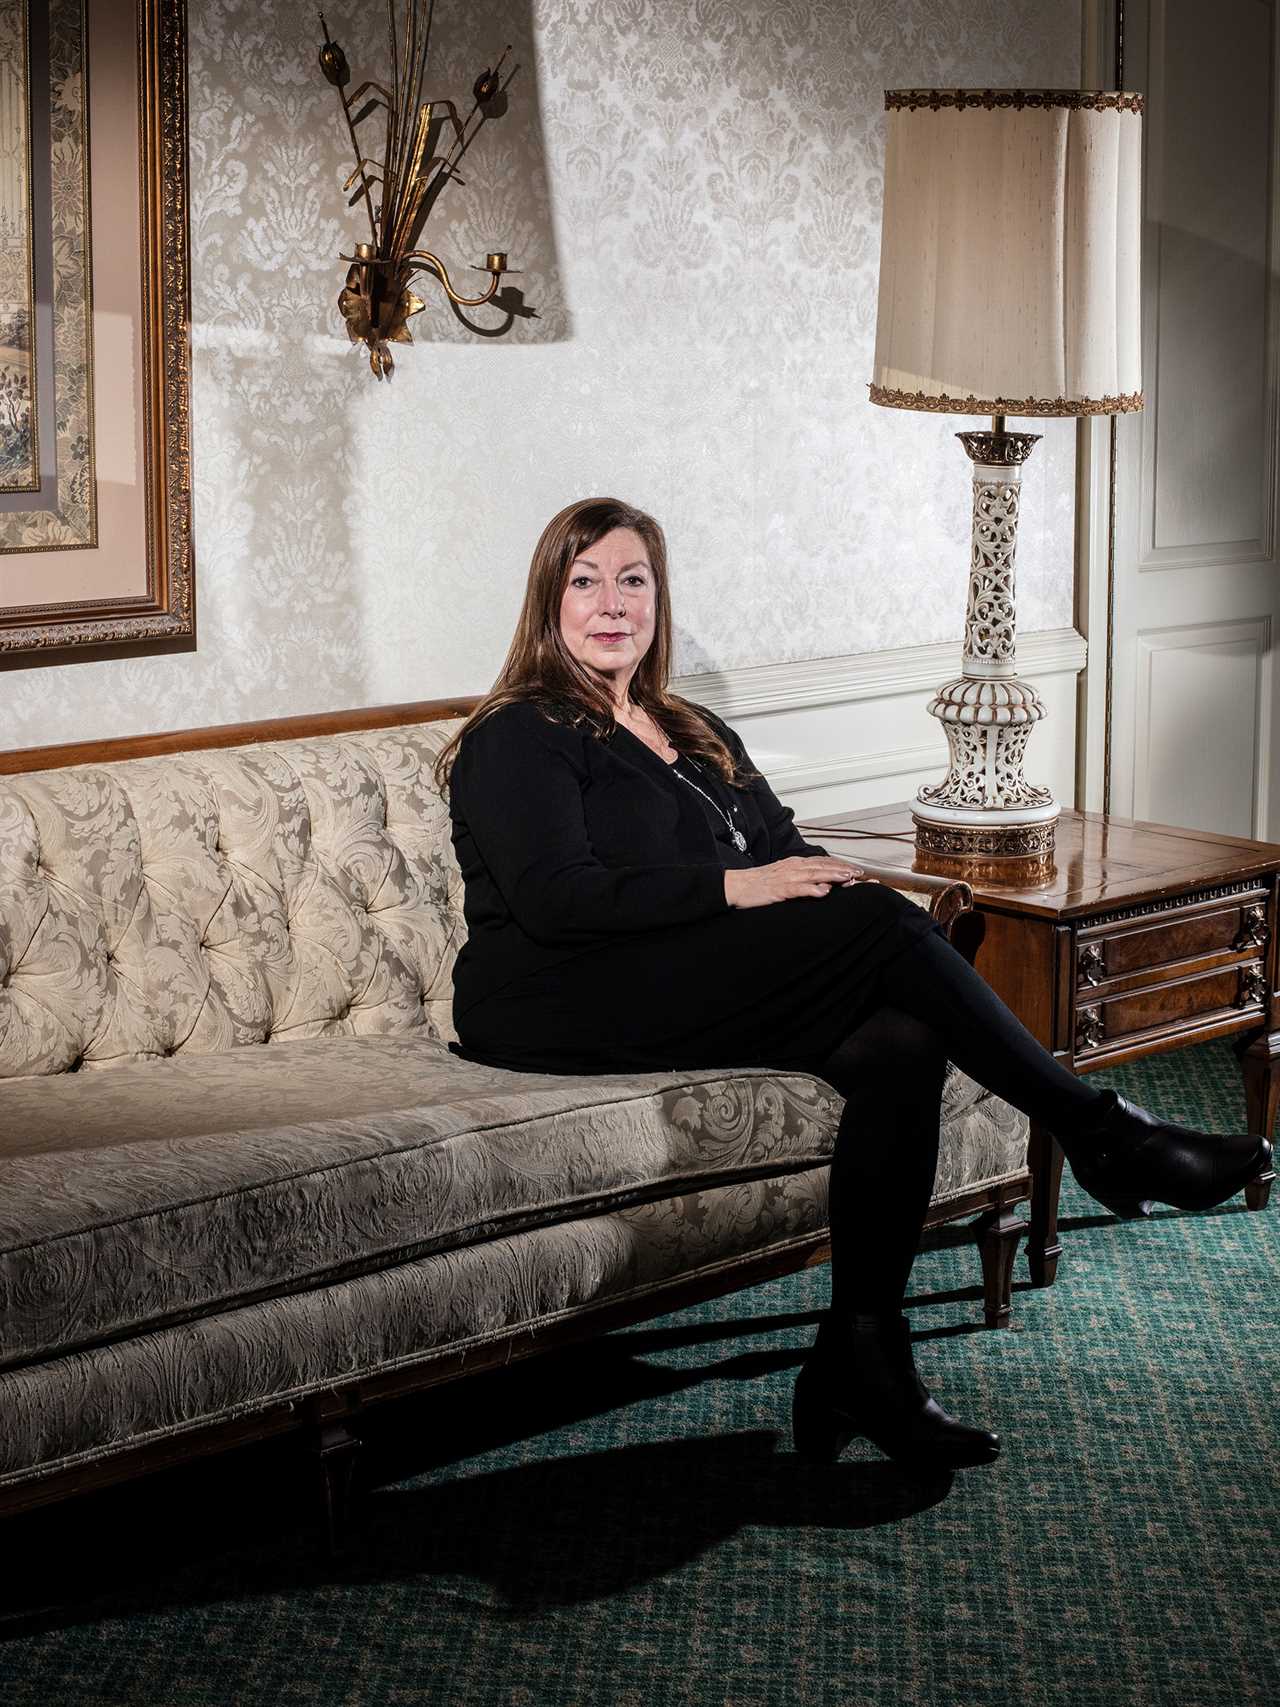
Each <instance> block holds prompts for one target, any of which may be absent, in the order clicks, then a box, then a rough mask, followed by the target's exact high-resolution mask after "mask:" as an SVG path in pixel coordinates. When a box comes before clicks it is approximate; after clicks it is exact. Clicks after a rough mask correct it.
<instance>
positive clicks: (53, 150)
mask: <svg viewBox="0 0 1280 1707" xmlns="http://www.w3.org/2000/svg"><path fill="white" fill-rule="evenodd" d="M185 25H186V7H185V0H101V3H98V0H95V3H94V4H92V5H87V4H86V0H0V665H3V664H24V663H35V662H43V663H52V662H54V661H56V660H57V659H58V658H59V657H67V658H74V657H84V656H87V655H110V654H111V653H114V652H117V651H122V650H123V651H129V650H134V649H138V648H142V649H146V650H156V649H160V648H164V649H168V648H169V647H170V646H176V647H181V646H184V645H185V646H190V645H192V644H193V643H194V635H195V601H194V585H193V564H192V556H191V527H190V486H191V455H190V438H189V432H188V395H189V374H190V354H189V349H190V345H189V332H188V325H189V288H188V265H189V256H188V235H187V181H186V180H187V136H186V29H185Z"/></svg>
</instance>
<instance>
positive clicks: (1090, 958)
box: [1079, 942, 1107, 984]
mask: <svg viewBox="0 0 1280 1707" xmlns="http://www.w3.org/2000/svg"><path fill="white" fill-rule="evenodd" d="M1079 972H1080V976H1081V978H1082V979H1083V980H1084V982H1085V983H1086V984H1101V982H1102V980H1103V979H1104V978H1105V977H1106V975H1107V967H1106V961H1105V959H1104V958H1103V953H1102V944H1101V943H1100V942H1086V943H1084V944H1083V945H1082V947H1081V949H1080V962H1079Z"/></svg>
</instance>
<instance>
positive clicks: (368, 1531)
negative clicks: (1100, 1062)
mask: <svg viewBox="0 0 1280 1707" xmlns="http://www.w3.org/2000/svg"><path fill="white" fill-rule="evenodd" d="M1112 1082H1114V1083H1119V1084H1121V1085H1122V1086H1123V1087H1124V1088H1125V1089H1127V1090H1129V1091H1130V1092H1131V1093H1132V1094H1134V1095H1135V1096H1137V1097H1139V1098H1140V1099H1141V1100H1143V1101H1146V1102H1148V1103H1150V1104H1151V1105H1152V1106H1154V1107H1156V1108H1159V1109H1160V1110H1161V1111H1162V1112H1165V1113H1167V1114H1169V1115H1170V1116H1172V1117H1174V1118H1179V1119H1184V1120H1188V1121H1196V1122H1200V1123H1202V1124H1204V1125H1206V1126H1209V1127H1213V1128H1215V1129H1218V1130H1225V1129H1226V1128H1227V1127H1228V1126H1230V1125H1232V1124H1234V1123H1235V1122H1236V1121H1238V1120H1239V1119H1241V1118H1242V1114H1243V1097H1242V1094H1241V1092H1240V1087H1239V1080H1238V1076H1237V1072H1236V1067H1235V1063H1234V1059H1233V1057H1232V1056H1231V1054H1230V1052H1229V1050H1228V1049H1227V1048H1226V1047H1225V1046H1220V1045H1210V1046H1208V1047H1205V1048H1201V1049H1198V1050H1188V1051H1184V1052H1182V1053H1181V1054H1178V1055H1175V1056H1172V1057H1169V1058H1167V1059H1165V1060H1161V1061H1156V1062H1152V1063H1149V1064H1148V1065H1147V1066H1145V1067H1144V1068H1142V1069H1133V1070H1130V1071H1128V1072H1126V1073H1124V1074H1116V1075H1113V1076H1112ZM1065 1214H1066V1224H1065V1235H1066V1244H1067V1248H1068V1255H1067V1257H1066V1259H1065V1261H1064V1264H1063V1268H1062V1270H1061V1272H1060V1276H1059V1283H1058V1285H1057V1287H1056V1288H1054V1289H1052V1290H1050V1291H1047V1292H1032V1291H1030V1290H1028V1289H1026V1287H1025V1285H1021V1284H1020V1286H1019V1290H1018V1292H1017V1294H1016V1296H1015V1302H1014V1320H1015V1330H1014V1331H1013V1332H1010V1333H1003V1334H996V1333H986V1332H981V1331H974V1323H975V1322H976V1321H980V1320H981V1305H980V1300H979V1297H978V1292H977V1285H976V1281H977V1274H978V1269H977V1260H976V1254H975V1253H974V1251H973V1249H972V1247H971V1246H970V1245H968V1244H967V1243H966V1244H959V1243H951V1242H947V1243H943V1244H940V1245H938V1246H936V1247H934V1248H931V1249H929V1250H927V1251H926V1252H924V1253H923V1254H922V1256H921V1258H920V1260H919V1262H918V1264H917V1267H916V1272H915V1282H914V1288H913V1299H912V1305H911V1317H912V1322H913V1326H914V1328H915V1330H916V1332H917V1335H918V1336H919V1343H918V1346H917V1354H918V1362H919V1364H920V1367H921V1369H922V1371H923V1372H924V1374H925V1378H926V1380H928V1381H929V1382H930V1384H931V1385H933V1386H934V1387H935V1388H936V1389H937V1390H938V1391H939V1392H940V1394H941V1395H942V1396H943V1397H944V1398H945V1400H946V1401H947V1402H948V1403H949V1404H950V1405H951V1406H952V1408H953V1409H954V1410H955V1411H956V1412H957V1414H959V1415H961V1416H962V1417H964V1418H966V1419H970V1420H973V1421H981V1422H983V1423H987V1424H989V1425H990V1426H993V1427H996V1428H998V1429H999V1430H1000V1432H1001V1433H1002V1435H1003V1436H1004V1441H1005V1455H1004V1457H1003V1458H1002V1459H1001V1460H1000V1462H999V1463H998V1464H997V1465H995V1466H994V1467H992V1468H989V1469H986V1470H972V1471H967V1472H963V1473H961V1474H960V1475H958V1476H957V1477H956V1478H955V1479H954V1481H953V1482H951V1483H950V1485H946V1484H945V1483H940V1484H934V1485H928V1484H921V1483H919V1482H915V1481H912V1480H910V1479H908V1478H907V1477H905V1476H903V1475H902V1474H901V1473H900V1472H898V1471H897V1470H895V1469H894V1468H893V1467H892V1466H890V1465H888V1464H886V1463H884V1462H883V1461H881V1460H879V1459H878V1458H877V1456H876V1454H875V1453H874V1452H873V1450H872V1449H871V1448H869V1447H868V1448H866V1449H865V1450H861V1449H859V1448H857V1447H855V1448H853V1449H852V1450H851V1452H850V1454H849V1455H848V1457H847V1458H846V1460H845V1461H843V1462H842V1463H841V1464H839V1465H838V1466H836V1467H834V1468H832V1469H829V1470H826V1469H824V1470H815V1469H811V1468H807V1467H805V1466H802V1465H800V1464H799V1463H798V1462H797V1461H796V1460H794V1459H793V1458H792V1457H791V1455H790V1451H789V1443H788V1437H787V1434H786V1431H785V1423H786V1418H787V1411H788V1405H789V1400H790V1389H791V1381H792V1378H793V1375H794V1371H795V1367H796V1364H797V1361H798V1359H799V1356H800V1353H801V1349H802V1348H803V1347H804V1346H805V1345H806V1344H807V1343H808V1340H809V1338H810V1336H811V1333H812V1329H813V1325H814V1321H815V1316H816V1312H817V1311H818V1310H819V1309H820V1308H821V1306H822V1303H823V1301H824V1297H825V1285H826V1281H825V1274H824V1273H823V1272H822V1271H818V1272H816V1273H811V1274H807V1275H801V1276H797V1277H793V1278H789V1279H786V1280H782V1281H776V1282H773V1283H771V1284H769V1285H767V1286H762V1287H759V1288H757V1289H756V1290H754V1291H752V1292H749V1293H742V1294H739V1295H737V1296H736V1297H733V1298H728V1299H723V1300H720V1301H719V1302H717V1303H714V1304H711V1305H707V1306H704V1307H702V1308H700V1309H696V1310H689V1311H686V1312H683V1313H681V1314H679V1315H675V1316H670V1317H667V1318H665V1319H664V1320H662V1321H660V1322H656V1323H652V1324H645V1325H644V1326H642V1327H639V1328H636V1329H633V1330H630V1331H628V1332H626V1333H623V1334H619V1335H616V1336H613V1337H612V1338H610V1339H609V1340H606V1341H600V1342H597V1343H596V1344H595V1345H593V1346H589V1347H586V1348H583V1349H581V1350H578V1351H575V1352H574V1353H572V1354H570V1355H564V1356H562V1357H559V1358H557V1359H556V1360H554V1361H551V1360H544V1361H542V1362H541V1363H540V1364H537V1365H528V1366H525V1367H523V1368H520V1369H517V1370H514V1371H509V1372H505V1373H503V1374H501V1375H498V1376H493V1377H486V1378H484V1379H483V1380H481V1381H477V1382H473V1383H471V1384H470V1386H469V1387H466V1388H463V1389H458V1390H456V1391H454V1392H453V1393H450V1394H446V1395H443V1396H438V1397H437V1398H435V1399H434V1400H431V1401H425V1400H424V1401H421V1402H418V1401H414V1402H412V1403H406V1404H403V1405H401V1406H399V1407H398V1408H396V1409H395V1410H394V1411H393V1412H392V1413H390V1414H387V1415H384V1416H383V1417H382V1418H381V1419H379V1420H378V1422H377V1425H376V1427H375V1426H374V1425H373V1424H372V1423H371V1424H370V1425H369V1427H368V1430H367V1439H368V1442H369V1445H368V1450H367V1453H366V1471H367V1476H368V1478H369V1479H370V1480H371V1481H372V1483H373V1485H372V1487H371V1488H369V1489H368V1490H367V1491H366V1494H365V1516H364V1519H363V1522H362V1524H361V1526H360V1528H359V1529H358V1531H357V1533H356V1536H355V1539H354V1542H353V1545H352V1548H351V1550H350V1553H349V1555H348V1557H347V1558H346V1559H345V1560H344V1561H343V1562H342V1563H341V1564H340V1565H332V1564H330V1563H329V1562H327V1561H326V1560H325V1558H324V1557H323V1555H322V1553H321V1551H320V1549H319V1547H318V1541H317V1533H316V1530H315V1529H314V1528H313V1527H312V1522H313V1512H312V1508H311V1506H310V1505H309V1504H308V1501H307V1497H306V1496H307V1494H308V1492H309V1488H308V1486H307V1484H305V1483H304V1481H303V1478H302V1474H301V1472H300V1470H299V1467H298V1464H297V1460H296V1456H295V1454H294V1453H293V1452H290V1451H289V1450H287V1449H283V1448H282V1447H281V1446H279V1445H277V1444H273V1445H272V1446H271V1447H270V1448H269V1449H266V1448H264V1449H259V1450H257V1451H255V1452H253V1453H250V1454H241V1455H240V1457H239V1459H238V1460H236V1461H234V1462H233V1461H232V1460H230V1459H224V1460H221V1461H217V1462H213V1463H210V1464H208V1465H205V1466H202V1467H199V1468H198V1469H194V1470H185V1471H183V1472H180V1473H173V1474H170V1475H168V1476H165V1477H163V1478H155V1479H153V1480H152V1481H151V1482H150V1483H148V1484H143V1485H137V1486H135V1487H133V1488H127V1489H123V1490H112V1491H111V1492H109V1493H106V1494H102V1495H98V1496H95V1497H94V1498H93V1499H90V1500H83V1501H81V1502H80V1503H79V1504H78V1505H76V1506H71V1507H67V1508H64V1509H61V1510H52V1511H47V1512H43V1513H38V1514H34V1515H32V1516H31V1517H28V1518H24V1519H22V1520H21V1521H19V1522H14V1523H11V1524H10V1525H8V1527H7V1529H6V1530H5V1531H4V1532H3V1534H4V1539H5V1542H6V1545H5V1547H4V1549H3V1558H4V1561H5V1571H6V1578H7V1581H6V1592H5V1595H4V1599H3V1605H2V1607H0V1702H3V1703H5V1704H6V1707H7V1704H10V1703H13V1704H18V1703H21V1704H24V1707H25V1704H27V1703H39V1704H40V1707H62V1704H63V1703H68V1704H69V1703H73V1702H74V1703H77V1704H80V1707H95V1704H98V1703H111V1704H119V1703H148V1704H154V1707H187V1704H192V1707H195V1704H201V1707H204V1704H215V1707H232V1704H234V1707H256V1704H258V1703H269V1704H271V1707H284V1704H286V1703H306V1704H308V1707H312V1704H320V1707H328V1704H331V1703H332V1704H336V1703H343V1704H349V1707H381V1704H384V1703H385V1704H388V1707H390V1704H393V1703H395V1704H399V1703H420V1702H421V1703H426V1702H440V1703H450V1704H475V1707H490V1704H493V1707H497V1704H502V1707H551V1704H556V1707H586V1704H588V1703H608V1704H610V1707H650V1704H654V1703H656V1704H665V1703H673V1704H675V1703H679V1704H682V1707H765V1704H770V1707H772V1704H774V1703H778V1704H786V1707H791V1704H794V1707H801V1704H802V1703H803V1704H806V1707H808V1704H813V1703H817V1704H823V1707H826V1704H831V1707H854V1704H857V1707H881V1704H884V1707H988V1704H994V1703H1009V1704H1011V1707H1012V1704H1014V1703H1017V1704H1018V1707H1041V1704H1044V1703H1053V1704H1055V1707H1056V1704H1058V1703H1063V1704H1067V1703H1070V1704H1071V1707H1089V1704H1094V1703H1096V1704H1097V1707H1103V1704H1104V1703H1105V1704H1106V1707H1127V1704H1129V1703H1162V1704H1163V1703H1168V1704H1169V1707H1246V1704H1249V1703H1255V1702H1256V1703H1259V1704H1263V1703H1265V1704H1267V1707H1270V1704H1272V1703H1274V1702H1276V1701H1277V1700H1280V1635H1277V1634H1276V1633H1275V1632H1274V1631H1273V1625H1274V1624H1275V1621H1276V1619H1277V1615H1278V1614H1280V1580H1278V1575H1277V1571H1276V1564H1275V1557H1274V1554H1275V1548H1276V1544H1277V1540H1278V1538H1280V1521H1278V1519H1280V1510H1278V1508H1280V1494H1278V1493H1277V1486H1276V1474H1275V1469H1274V1464H1275V1460H1276V1448H1277V1436H1278V1433H1280V1424H1278V1422H1277V1407H1276V1403H1275V1392H1276V1384H1277V1374H1278V1373H1280V1371H1278V1369H1277V1357H1276V1349H1275V1348H1276V1333H1277V1327H1278V1326H1280V1293H1278V1290H1277V1285H1276V1279H1277V1269H1278V1266H1280V1264H1278V1259H1280V1232H1278V1230H1277V1229H1278V1226H1280V1222H1278V1220H1277V1215H1276V1213H1275V1211H1274V1209H1273V1210H1272V1211H1271V1212H1268V1213H1266V1214H1261V1215H1251V1214H1248V1213H1246V1212H1245V1211H1244V1209H1243V1206H1242V1204H1233V1205H1231V1206H1229V1207H1228V1208H1226V1209H1224V1210H1221V1211H1218V1212H1216V1213H1213V1214H1209V1215H1202V1216H1198V1217H1193V1216H1184V1215H1179V1214H1176V1213H1174V1212H1172V1211H1169V1212H1164V1213H1162V1214H1160V1216H1159V1217H1158V1219H1156V1220H1155V1221H1154V1222H1152V1223H1149V1224H1146V1225H1142V1226H1136V1227H1135V1226H1121V1225H1118V1224H1116V1223H1115V1222H1113V1221H1112V1220H1111V1219H1110V1217H1109V1216H1107V1215H1106V1213H1105V1212H1104V1211H1101V1210H1098V1211H1097V1212H1096V1213H1095V1210H1094V1206H1093V1205H1092V1204H1091V1203H1090V1202H1089V1200H1087V1199H1085V1198H1083V1197H1082V1196H1080V1195H1079V1194H1078V1193H1076V1191H1075V1190H1074V1188H1073V1187H1069V1188H1068V1194H1067V1200H1066V1205H1065ZM1024 1274H1025V1269H1024V1268H1023V1266H1022V1265H1021V1263H1020V1265H1019V1279H1020V1281H1021V1279H1022V1276H1023V1275H1024Z"/></svg>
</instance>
